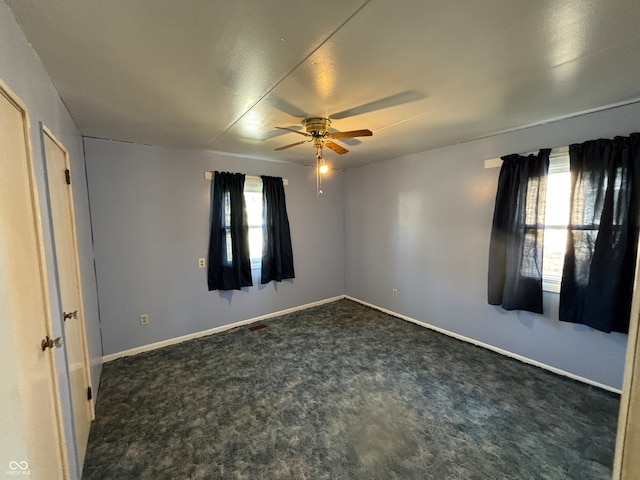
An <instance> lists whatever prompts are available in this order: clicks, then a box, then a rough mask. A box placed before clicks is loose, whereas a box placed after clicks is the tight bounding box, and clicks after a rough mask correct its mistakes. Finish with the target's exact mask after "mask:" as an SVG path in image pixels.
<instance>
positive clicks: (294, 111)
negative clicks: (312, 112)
mask: <svg viewBox="0 0 640 480" xmlns="http://www.w3.org/2000/svg"><path fill="white" fill-rule="evenodd" d="M266 102H267V103H268V104H269V105H271V106H272V107H274V108H277V109H278V110H280V111H281V112H284V113H286V114H289V115H291V116H292V117H295V118H305V117H306V116H307V113H306V112H305V111H303V110H302V109H301V108H299V107H297V106H296V105H293V104H292V103H289V102H287V101H286V100H285V99H284V98H280V97H278V96H277V95H273V94H272V95H269V96H268V97H267V98H266Z"/></svg>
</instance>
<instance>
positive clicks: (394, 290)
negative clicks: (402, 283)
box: [391, 288, 398, 298]
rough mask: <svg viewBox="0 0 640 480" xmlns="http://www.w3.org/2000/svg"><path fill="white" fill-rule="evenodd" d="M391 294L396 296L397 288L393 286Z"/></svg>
mask: <svg viewBox="0 0 640 480" xmlns="http://www.w3.org/2000/svg"><path fill="white" fill-rule="evenodd" d="M391 295H393V296H394V297H395V298H397V297H398V289H397V288H394V289H393V290H391Z"/></svg>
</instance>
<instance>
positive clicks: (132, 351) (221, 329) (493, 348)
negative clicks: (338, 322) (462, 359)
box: [102, 295, 622, 394]
mask: <svg viewBox="0 0 640 480" xmlns="http://www.w3.org/2000/svg"><path fill="white" fill-rule="evenodd" d="M343 298H346V299H348V300H352V301H354V302H357V303H360V304H362V305H365V306H367V307H371V308H374V309H376V310H379V311H381V312H383V313H386V314H388V315H392V316H394V317H397V318H400V319H401V320H405V321H407V322H411V323H414V324H416V325H419V326H421V327H424V328H428V329H429V330H433V331H435V332H438V333H442V334H444V335H447V336H449V337H453V338H455V339H457V340H462V341H463V342H466V343H470V344H472V345H476V346H478V347H482V348H486V349H487V350H491V351H492V352H496V353H499V354H500V355H504V356H506V357H510V358H513V359H515V360H519V361H521V362H523V363H526V364H529V365H533V366H535V367H539V368H543V369H544V370H548V371H550V372H553V373H555V374H557V375H561V376H563V377H568V378H571V379H573V380H577V381H579V382H582V383H586V384H587V385H591V386H594V387H597V388H601V389H602V390H606V391H609V392H613V393H617V394H621V393H622V390H620V389H618V388H614V387H611V386H609V385H605V384H604V383H599V382H596V381H594V380H591V379H589V378H586V377H582V376H580V375H576V374H575V373H571V372H568V371H566V370H562V369H560V368H556V367H553V366H551V365H547V364H546V363H542V362H539V361H537V360H533V359H531V358H528V357H525V356H523V355H519V354H517V353H514V352H510V351H509V350H504V349H502V348H499V347H496V346H494V345H491V344H488V343H484V342H481V341H479V340H475V339H473V338H471V337H466V336H464V335H460V334H459V333H455V332H451V331H449V330H446V329H444V328H441V327H436V326H435V325H431V324H429V323H426V322H422V321H420V320H416V319H415V318H412V317H409V316H407V315H402V314H401V313H397V312H394V311H393V310H389V309H387V308H383V307H380V306H378V305H374V304H373V303H369V302H365V301H364V300H360V299H359V298H355V297H352V296H350V295H338V296H335V297H331V298H325V299H324V300H318V301H317V302H311V303H306V304H304V305H298V306H297V307H291V308H287V309H285V310H279V311H277V312H273V313H267V314H266V315H260V316H258V317H252V318H247V319H246V320H240V321H238V322H234V323H230V324H227V325H221V326H219V327H214V328H210V329H208V330H202V331H200V332H195V333H190V334H188V335H183V336H181V337H174V338H169V339H167V340H162V341H160V342H155V343H150V344H148V345H142V346H141V347H136V348H131V349H129V350H123V351H121V352H117V353H112V354H109V355H105V356H103V357H102V361H103V362H104V363H107V362H111V361H113V360H116V359H118V358H123V357H128V356H131V355H136V354H138V353H143V352H149V351H151V350H156V349H158V348H163V347H167V346H169V345H175V344H177V343H182V342H186V341H189V340H193V339H195V338H200V337H206V336H208V335H213V334H214V333H219V332H224V331H225V330H231V329H232V328H237V327H242V326H244V325H248V324H250V323H254V322H259V321H262V320H266V319H268V318H273V317H278V316H280V315H286V314H287V313H293V312H297V311H300V310H305V309H307V308H311V307H317V306H319V305H324V304H325V303H331V302H335V301H337V300H342V299H343Z"/></svg>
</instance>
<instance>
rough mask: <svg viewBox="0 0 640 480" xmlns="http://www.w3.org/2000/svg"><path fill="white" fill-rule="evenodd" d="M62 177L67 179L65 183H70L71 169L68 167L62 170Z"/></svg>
mask: <svg viewBox="0 0 640 480" xmlns="http://www.w3.org/2000/svg"><path fill="white" fill-rule="evenodd" d="M64 178H65V180H66V181H67V185H71V170H69V169H68V168H67V169H66V170H65V171H64Z"/></svg>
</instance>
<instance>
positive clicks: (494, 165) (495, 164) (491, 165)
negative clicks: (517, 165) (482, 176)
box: [484, 145, 569, 169]
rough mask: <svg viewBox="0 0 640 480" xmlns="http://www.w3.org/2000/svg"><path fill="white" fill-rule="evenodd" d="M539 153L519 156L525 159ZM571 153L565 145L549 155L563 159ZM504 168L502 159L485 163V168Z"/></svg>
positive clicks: (553, 149) (556, 148) (492, 159)
mask: <svg viewBox="0 0 640 480" xmlns="http://www.w3.org/2000/svg"><path fill="white" fill-rule="evenodd" d="M537 153H538V152H526V153H520V154H519V155H522V156H524V157H526V156H527V155H535V154H537ZM568 153H569V147H568V146H567V145H564V146H562V147H555V148H552V149H551V155H549V157H550V158H553V157H561V156H564V155H567V154H568ZM501 166H502V158H500V157H498V158H489V159H488V160H485V161H484V168H485V169H486V168H498V167H501Z"/></svg>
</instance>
